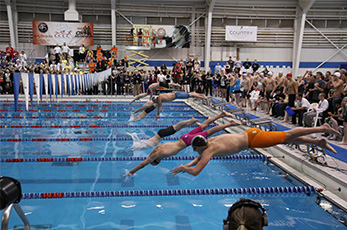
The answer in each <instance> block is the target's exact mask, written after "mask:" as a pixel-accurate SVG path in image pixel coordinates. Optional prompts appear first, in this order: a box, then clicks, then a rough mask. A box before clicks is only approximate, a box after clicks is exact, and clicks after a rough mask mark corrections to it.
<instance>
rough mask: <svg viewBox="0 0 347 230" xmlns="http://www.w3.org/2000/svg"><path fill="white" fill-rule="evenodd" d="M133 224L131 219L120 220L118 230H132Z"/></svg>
mask: <svg viewBox="0 0 347 230" xmlns="http://www.w3.org/2000/svg"><path fill="white" fill-rule="evenodd" d="M134 223H135V221H134V220H132V219H126V220H121V221H120V228H119V230H125V229H126V230H134Z"/></svg>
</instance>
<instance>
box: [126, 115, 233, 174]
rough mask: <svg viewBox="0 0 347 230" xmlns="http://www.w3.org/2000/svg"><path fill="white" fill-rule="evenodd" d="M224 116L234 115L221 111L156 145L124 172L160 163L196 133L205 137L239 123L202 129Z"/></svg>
mask: <svg viewBox="0 0 347 230" xmlns="http://www.w3.org/2000/svg"><path fill="white" fill-rule="evenodd" d="M226 116H227V117H234V116H233V115H232V114H230V113H228V112H226V111H223V112H222V113H221V114H219V115H217V116H214V117H212V118H209V119H207V120H206V121H204V122H203V123H202V124H201V125H200V126H199V127H197V128H195V129H193V130H192V131H190V132H189V133H186V134H183V135H182V136H181V138H180V139H179V140H178V141H176V142H167V143H164V144H161V145H158V146H157V147H156V148H155V149H154V150H153V151H152V152H151V154H150V155H149V156H148V157H147V158H146V160H144V161H143V162H141V163H140V164H139V165H137V166H136V167H135V168H133V169H132V170H130V171H129V172H128V173H127V174H126V176H132V175H134V173H135V172H137V171H138V170H140V169H142V168H144V167H145V166H147V165H148V164H152V165H157V164H159V163H160V161H161V160H162V159H164V158H167V157H170V156H173V155H176V154H178V153H179V152H180V151H181V150H183V149H185V148H186V147H188V146H189V145H190V144H191V141H192V139H193V138H194V137H195V136H197V135H202V136H203V137H205V138H207V137H209V136H211V135H212V134H214V133H216V132H219V131H221V130H223V129H225V128H227V127H229V126H235V125H239V123H237V122H235V121H233V120H231V121H230V122H229V123H227V124H223V125H218V126H215V127H213V128H211V129H208V130H207V131H204V130H205V129H206V128H207V127H208V126H209V125H210V124H211V123H212V122H214V121H216V120H217V119H219V118H223V117H226Z"/></svg>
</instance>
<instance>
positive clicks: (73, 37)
mask: <svg viewBox="0 0 347 230" xmlns="http://www.w3.org/2000/svg"><path fill="white" fill-rule="evenodd" d="M32 25H33V44H34V45H50V46H55V45H56V44H59V45H62V44H64V42H66V44H67V45H68V46H80V45H82V44H84V46H93V45H94V24H93V23H71V22H48V21H33V22H32Z"/></svg>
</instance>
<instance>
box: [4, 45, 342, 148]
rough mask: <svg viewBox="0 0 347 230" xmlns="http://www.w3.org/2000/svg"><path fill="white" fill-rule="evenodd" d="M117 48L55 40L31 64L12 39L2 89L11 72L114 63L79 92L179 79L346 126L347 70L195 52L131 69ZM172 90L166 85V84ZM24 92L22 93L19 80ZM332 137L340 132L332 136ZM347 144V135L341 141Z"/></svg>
mask: <svg viewBox="0 0 347 230" xmlns="http://www.w3.org/2000/svg"><path fill="white" fill-rule="evenodd" d="M117 54H118V48H117V47H116V46H113V47H112V48H111V49H110V50H103V49H102V47H101V46H100V45H98V46H97V49H96V50H95V51H93V50H92V49H91V48H86V47H84V45H83V44H82V45H81V46H80V47H79V49H78V51H76V52H74V51H73V50H72V49H70V48H69V47H68V46H67V45H66V44H65V43H64V44H63V45H62V46H59V44H57V45H56V46H55V47H54V48H52V49H51V50H50V52H49V53H48V54H47V55H46V56H45V58H44V59H43V60H42V61H41V63H33V64H28V60H27V56H26V54H25V52H24V51H22V52H20V53H19V52H17V51H16V50H14V48H13V47H11V44H9V46H8V47H7V48H6V50H5V51H3V52H1V53H0V93H1V94H12V93H13V73H14V72H22V73H39V74H85V73H95V72H101V71H104V70H106V69H109V68H112V74H111V75H110V76H109V77H108V78H107V80H106V81H104V82H101V83H99V84H96V85H95V86H94V88H93V89H90V90H89V91H88V92H85V91H84V90H83V89H81V91H80V92H78V93H80V94H99V93H102V94H117V95H134V96H137V95H139V94H141V93H143V92H146V91H147V89H148V86H149V85H151V84H153V83H157V82H167V83H170V82H171V83H172V82H173V83H178V84H180V85H181V86H182V87H181V89H182V90H183V91H185V92H197V93H203V94H205V95H206V96H208V95H210V96H214V97H220V98H221V99H222V100H225V101H227V102H230V103H232V104H234V105H236V106H238V107H247V106H248V108H249V109H250V110H263V111H264V112H265V113H267V114H269V115H270V116H272V117H275V118H276V117H277V118H281V119H282V120H283V122H288V121H291V122H292V123H293V124H297V125H299V126H313V125H317V122H320V123H322V122H329V123H330V124H331V125H332V126H333V127H334V128H338V127H339V126H342V125H346V126H347V118H346V112H347V108H346V102H347V99H346V98H345V96H346V95H347V81H346V80H347V79H346V70H344V69H340V70H335V71H334V72H333V73H331V72H330V71H327V72H325V73H322V72H317V73H316V74H313V73H312V72H311V71H310V70H307V71H306V72H305V74H304V75H303V76H300V75H298V76H296V78H295V77H294V76H292V74H291V73H288V74H286V75H284V74H283V73H282V72H279V73H278V74H274V73H273V72H271V71H269V70H268V69H267V68H266V67H265V68H262V69H260V66H259V64H258V63H257V60H254V61H253V62H251V61H249V59H246V60H245V61H244V62H242V61H241V60H240V59H239V58H236V60H233V59H232V57H229V59H228V60H227V61H226V62H225V63H226V64H225V65H224V66H222V65H221V64H220V63H219V62H218V63H217V65H216V66H214V67H213V68H212V69H213V71H212V70H211V69H209V70H208V71H206V72H205V71H204V70H203V69H202V68H201V62H200V61H199V59H198V58H197V57H190V56H189V55H188V56H187V58H186V59H185V60H183V59H181V60H178V61H176V62H174V64H173V66H172V67H167V66H166V65H165V64H162V65H161V66H160V67H156V66H155V67H154V68H153V69H151V70H135V71H129V70H128V67H129V66H128V60H127V57H126V56H125V57H124V58H118V55H117ZM165 90H168V89H165ZM20 92H21V93H23V86H22V84H21V87H20ZM330 138H331V139H336V138H337V137H335V136H332V137H330ZM343 143H344V144H347V140H343Z"/></svg>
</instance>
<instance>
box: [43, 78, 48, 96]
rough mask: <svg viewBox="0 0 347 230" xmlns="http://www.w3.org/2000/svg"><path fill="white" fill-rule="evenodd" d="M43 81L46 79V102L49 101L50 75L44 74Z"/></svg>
mask: <svg viewBox="0 0 347 230" xmlns="http://www.w3.org/2000/svg"><path fill="white" fill-rule="evenodd" d="M43 79H44V82H45V92H46V101H48V93H49V92H48V84H49V83H48V74H44V75H43Z"/></svg>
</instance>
